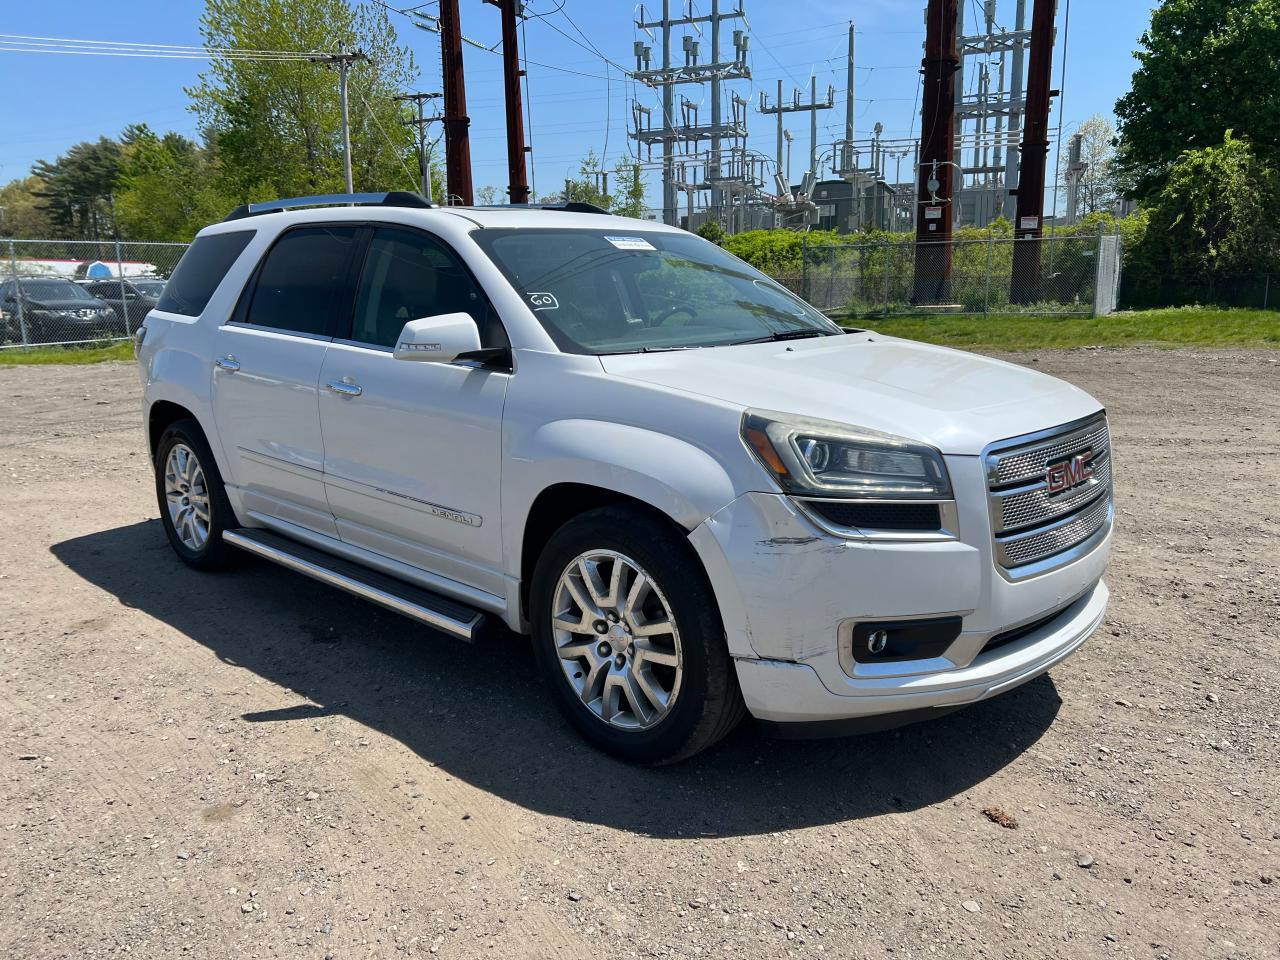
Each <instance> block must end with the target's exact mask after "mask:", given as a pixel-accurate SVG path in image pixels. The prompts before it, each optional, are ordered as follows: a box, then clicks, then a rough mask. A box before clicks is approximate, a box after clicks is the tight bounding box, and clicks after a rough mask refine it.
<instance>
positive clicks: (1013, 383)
mask: <svg viewBox="0 0 1280 960" xmlns="http://www.w3.org/2000/svg"><path fill="white" fill-rule="evenodd" d="M600 359H601V362H602V363H603V364H604V368H605V370H606V371H607V372H608V373H610V374H613V375H616V376H620V377H626V378H628V379H632V380H637V381H641V382H644V383H650V384H654V385H657V386H662V387H666V388H670V389H675V390H682V391H686V392H688V393H693V394H699V395H702V396H706V397H712V398H714V399H717V400H721V401H724V402H727V403H732V404H735V405H739V406H742V407H743V408H748V407H754V408H758V409H764V410H775V411H781V412H783V413H793V414H801V415H804V416H809V417H821V418H823V419H826V420H835V421H839V422H840V423H845V424H850V425H852V426H857V427H863V428H870V429H873V430H880V431H882V432H885V433H891V434H895V435H897V436H900V437H906V438H908V439H912V440H919V441H923V442H925V443H928V444H932V445H933V446H934V447H936V448H937V449H939V450H940V451H942V452H943V453H947V454H959V455H976V454H978V453H981V452H982V449H983V447H985V446H986V445H987V444H989V443H992V442H994V441H996V440H1003V439H1007V438H1009V437H1016V436H1021V435H1022V434H1026V433H1032V432H1034V431H1036V430H1042V429H1045V428H1046V427H1053V426H1057V425H1058V424H1062V423H1068V422H1070V421H1072V420H1078V419H1080V418H1082V417H1086V416H1088V415H1090V414H1092V413H1096V412H1097V411H1098V410H1099V409H1101V404H1099V403H1098V401H1097V400H1095V399H1093V398H1092V397H1091V396H1089V395H1088V394H1087V393H1085V392H1084V391H1083V390H1080V389H1079V388H1077V387H1073V386H1071V384H1069V383H1065V382H1064V381H1062V380H1058V379H1057V378H1055V377H1050V376H1048V375H1046V374H1043V373H1038V372H1037V371H1035V370H1029V369H1027V368H1026V367H1020V366H1017V365H1016V364H1012V363H1005V362H1004V361H1001V360H993V359H991V358H989V357H982V356H977V355H975V354H971V353H964V352H961V351H959V350H949V349H946V348H944V347H935V346H930V345H928V344H923V343H916V342H914V341H911V340H900V339H897V338H895V337H885V336H881V335H880V334H876V333H870V332H859V333H852V334H849V335H847V336H843V337H823V338H817V339H812V340H794V341H790V342H785V341H784V342H778V343H761V344H743V345H740V346H734V347H711V348H704V349H695V350H680V351H669V352H662V353H647V354H617V355H610V356H603V357H601V358H600Z"/></svg>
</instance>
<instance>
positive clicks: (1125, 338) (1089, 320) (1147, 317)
mask: <svg viewBox="0 0 1280 960" xmlns="http://www.w3.org/2000/svg"><path fill="white" fill-rule="evenodd" d="M839 320H840V322H841V323H842V324H844V325H845V326H864V325H865V326H867V327H869V328H871V329H872V330H877V331H879V332H880V333H884V334H888V335H890V336H894V337H906V338H908V339H911V340H923V341H925V342H926V343H936V344H940V345H942V346H947V347H972V348H982V349H991V350H1038V349H1044V348H1048V347H1131V346H1139V345H1151V346H1157V347H1271V348H1280V311H1276V310H1220V309H1215V308H1212V307H1171V308H1169V309H1165V310H1142V311H1123V312H1120V313H1113V314H1112V315H1111V316H1109V317H1096V318H1095V317H1027V316H990V317H983V316H982V315H981V314H977V315H973V314H964V315H955V316H952V315H943V316H936V315H935V316H916V317H868V318H865V319H860V318H856V317H841V318H839Z"/></svg>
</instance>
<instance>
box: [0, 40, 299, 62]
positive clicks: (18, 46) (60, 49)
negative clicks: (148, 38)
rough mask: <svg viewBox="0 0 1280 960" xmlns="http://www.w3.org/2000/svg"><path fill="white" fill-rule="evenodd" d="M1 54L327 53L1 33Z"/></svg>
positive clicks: (251, 56)
mask: <svg viewBox="0 0 1280 960" xmlns="http://www.w3.org/2000/svg"><path fill="white" fill-rule="evenodd" d="M0 51H6V52H9V53H53V54H62V55H73V56H74V55H78V56H102V57H137V58H144V59H153V60H209V59H213V58H215V57H220V58H225V59H229V60H255V61H284V60H306V59H308V58H311V57H314V56H317V55H318V54H323V53H324V51H314V50H313V51H306V50H264V49H257V48H251V47H196V46H190V45H188V44H160V43H141V42H124V41H117V40H82V39H75V38H70V37H37V36H27V35H24V34H0Z"/></svg>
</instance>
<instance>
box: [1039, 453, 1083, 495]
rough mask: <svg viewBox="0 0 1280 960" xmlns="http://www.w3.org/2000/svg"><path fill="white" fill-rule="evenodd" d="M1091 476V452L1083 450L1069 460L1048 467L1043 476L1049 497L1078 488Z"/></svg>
mask: <svg viewBox="0 0 1280 960" xmlns="http://www.w3.org/2000/svg"><path fill="white" fill-rule="evenodd" d="M1092 476H1093V451H1092V450H1085V451H1083V452H1081V453H1077V454H1076V455H1075V456H1074V457H1072V458H1071V459H1070V460H1063V461H1062V462H1061V463H1052V464H1050V465H1049V472H1048V473H1046V474H1045V482H1046V483H1047V484H1048V485H1049V496H1053V495H1055V494H1058V493H1063V492H1064V491H1067V490H1070V489H1071V488H1072V487H1078V486H1079V485H1080V484H1082V483H1084V482H1085V481H1086V480H1088V479H1089V478H1090V477H1092Z"/></svg>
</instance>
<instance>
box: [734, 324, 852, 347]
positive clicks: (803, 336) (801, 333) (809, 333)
mask: <svg viewBox="0 0 1280 960" xmlns="http://www.w3.org/2000/svg"><path fill="white" fill-rule="evenodd" d="M828 335H829V334H827V333H825V332H824V331H822V330H815V329H813V328H810V329H808V330H783V331H781V332H780V333H771V334H769V335H768V336H764V337H752V338H751V339H750V340H734V341H733V342H732V343H730V344H727V346H730V347H736V346H739V345H740V344H744V343H776V342H777V341H779V340H808V339H809V338H810V337H825V336H828Z"/></svg>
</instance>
